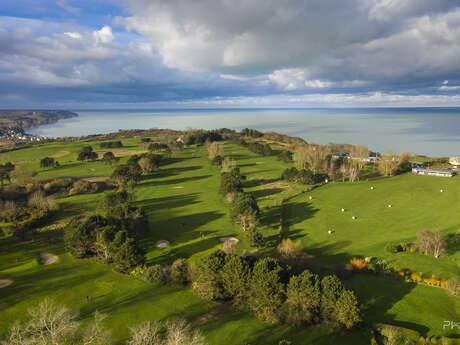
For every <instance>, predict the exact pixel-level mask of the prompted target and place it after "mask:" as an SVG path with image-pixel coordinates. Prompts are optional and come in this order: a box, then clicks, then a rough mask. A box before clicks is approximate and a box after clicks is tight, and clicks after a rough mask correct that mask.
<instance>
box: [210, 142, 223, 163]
mask: <svg viewBox="0 0 460 345" xmlns="http://www.w3.org/2000/svg"><path fill="white" fill-rule="evenodd" d="M208 156H209V159H210V160H213V159H214V158H215V157H217V156H221V157H223V156H224V150H223V148H222V145H221V144H219V143H218V142H216V141H214V142H212V143H210V144H209V145H208Z"/></svg>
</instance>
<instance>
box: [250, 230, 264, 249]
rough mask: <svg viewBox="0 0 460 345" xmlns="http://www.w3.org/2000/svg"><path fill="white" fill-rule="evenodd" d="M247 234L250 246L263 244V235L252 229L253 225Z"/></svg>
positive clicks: (257, 246) (255, 246)
mask: <svg viewBox="0 0 460 345" xmlns="http://www.w3.org/2000/svg"><path fill="white" fill-rule="evenodd" d="M247 234H248V237H249V244H250V245H251V247H254V248H262V247H264V246H265V240H264V236H263V235H262V234H261V233H260V232H259V231H257V230H256V229H254V227H250V228H249V230H248V232H247Z"/></svg>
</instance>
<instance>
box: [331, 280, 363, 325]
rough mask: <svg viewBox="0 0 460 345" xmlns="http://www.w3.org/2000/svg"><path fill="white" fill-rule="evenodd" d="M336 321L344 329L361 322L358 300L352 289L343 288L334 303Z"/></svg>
mask: <svg viewBox="0 0 460 345" xmlns="http://www.w3.org/2000/svg"><path fill="white" fill-rule="evenodd" d="M336 312H337V321H338V322H340V323H341V324H342V325H343V326H344V327H345V328H346V329H351V328H353V327H354V326H355V325H356V324H357V323H359V322H361V318H360V316H359V307H358V300H357V299H356V296H355V294H354V293H353V291H350V290H345V289H344V290H343V291H342V293H341V294H340V297H339V298H338V300H337V303H336Z"/></svg>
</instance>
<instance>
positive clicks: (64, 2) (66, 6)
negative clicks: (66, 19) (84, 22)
mask: <svg viewBox="0 0 460 345" xmlns="http://www.w3.org/2000/svg"><path fill="white" fill-rule="evenodd" d="M56 5H58V6H59V7H61V8H63V9H64V10H66V11H67V12H70V13H72V14H75V15H79V14H80V12H81V10H80V9H79V8H77V7H73V6H70V5H69V4H68V3H67V0H57V1H56Z"/></svg>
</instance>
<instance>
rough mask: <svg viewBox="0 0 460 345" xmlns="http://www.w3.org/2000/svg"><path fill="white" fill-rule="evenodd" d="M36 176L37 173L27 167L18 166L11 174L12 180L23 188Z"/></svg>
mask: <svg viewBox="0 0 460 345" xmlns="http://www.w3.org/2000/svg"><path fill="white" fill-rule="evenodd" d="M36 175H37V172H36V171H35V170H33V169H32V168H30V167H27V166H17V167H16V168H15V169H14V170H13V171H11V172H10V174H9V176H10V178H11V180H12V181H13V182H14V183H16V184H18V185H21V186H25V185H26V184H27V183H29V182H31V180H32V178H33V177H34V176H36Z"/></svg>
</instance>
